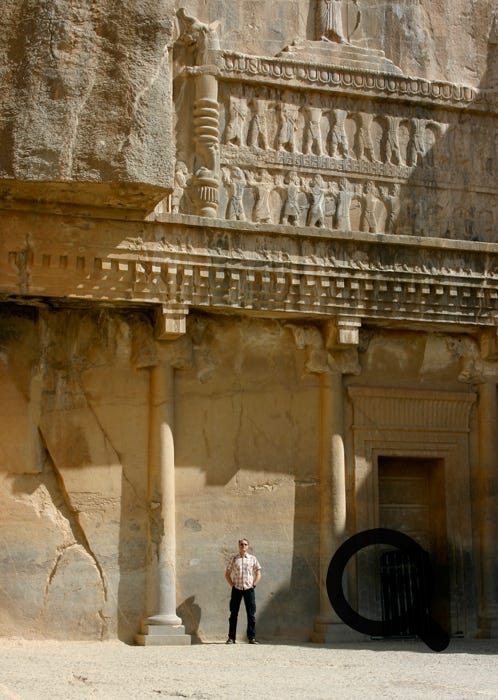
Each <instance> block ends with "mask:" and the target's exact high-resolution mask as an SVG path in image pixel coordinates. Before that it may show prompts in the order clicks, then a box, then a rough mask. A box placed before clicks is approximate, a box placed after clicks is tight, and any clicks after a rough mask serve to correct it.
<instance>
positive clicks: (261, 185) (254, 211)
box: [169, 161, 496, 242]
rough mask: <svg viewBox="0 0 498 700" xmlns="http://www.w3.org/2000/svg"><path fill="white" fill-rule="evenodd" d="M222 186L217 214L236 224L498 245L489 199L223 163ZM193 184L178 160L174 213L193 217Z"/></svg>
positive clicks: (189, 175)
mask: <svg viewBox="0 0 498 700" xmlns="http://www.w3.org/2000/svg"><path fill="white" fill-rule="evenodd" d="M220 185H221V192H220V203H219V205H218V211H217V216H219V217H220V218H226V219H228V220H231V221H250V222H253V223H268V224H284V225H289V226H316V227H320V228H321V227H332V228H333V229H337V230H343V231H350V230H360V231H364V232H370V233H378V232H380V231H382V232H385V233H392V234H402V235H409V234H415V235H418V236H426V235H429V236H437V237H443V238H455V239H458V240H472V241H487V242H493V241H495V240H496V233H495V225H494V224H495V221H496V214H495V212H494V211H493V208H492V207H491V206H490V204H491V203H490V202H486V201H484V200H483V201H480V202H479V204H478V205H477V206H476V205H475V204H473V203H469V201H468V200H466V199H465V198H461V197H460V199H459V200H458V201H454V200H452V199H451V198H448V196H443V197H442V198H441V197H439V198H437V197H435V198H434V197H431V195H430V193H428V192H426V193H425V195H424V196H422V197H421V196H414V194H415V193H411V194H410V193H408V192H403V191H402V189H401V186H400V185H399V184H397V183H387V182H386V183H383V182H380V181H376V182H374V181H372V180H370V179H367V180H361V181H359V180H350V179H348V178H346V177H335V178H334V177H332V178H327V179H325V178H324V177H323V176H322V175H321V174H319V173H317V174H306V175H300V174H298V173H297V171H296V170H290V171H288V172H287V173H285V174H284V173H282V172H270V171H269V170H267V169H266V168H258V169H244V170H243V169H242V168H239V167H237V166H232V167H228V166H223V168H222V173H221V182H220ZM195 187H196V185H195V176H192V175H191V173H189V171H188V169H187V166H186V165H185V163H183V162H181V161H178V162H177V164H176V173H175V186H174V189H173V192H172V195H171V198H170V202H169V210H170V211H171V212H172V213H175V214H178V213H182V214H194V213H196V207H195V204H194V199H195V197H194V196H193V195H194V193H195ZM446 194H447V193H446Z"/></svg>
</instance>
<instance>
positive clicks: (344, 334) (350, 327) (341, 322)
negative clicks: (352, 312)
mask: <svg viewBox="0 0 498 700" xmlns="http://www.w3.org/2000/svg"><path fill="white" fill-rule="evenodd" d="M360 327H361V319H359V318H347V317H344V316H338V317H337V318H334V319H332V320H330V321H327V322H326V324H325V330H324V335H325V347H326V348H327V350H330V351H334V350H345V349H346V348H354V347H357V346H358V343H359V342H360Z"/></svg>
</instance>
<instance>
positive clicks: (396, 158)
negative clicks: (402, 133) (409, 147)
mask: <svg viewBox="0 0 498 700" xmlns="http://www.w3.org/2000/svg"><path fill="white" fill-rule="evenodd" d="M386 119H387V133H386V140H385V148H386V162H387V163H392V164H394V165H401V164H402V160H401V150H400V147H399V138H398V126H399V118H398V117H386Z"/></svg>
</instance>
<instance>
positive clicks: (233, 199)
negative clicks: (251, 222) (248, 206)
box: [223, 168, 246, 221]
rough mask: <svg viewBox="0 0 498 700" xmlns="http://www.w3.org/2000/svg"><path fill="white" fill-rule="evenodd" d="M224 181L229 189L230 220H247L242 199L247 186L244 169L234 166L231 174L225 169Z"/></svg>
mask: <svg viewBox="0 0 498 700" xmlns="http://www.w3.org/2000/svg"><path fill="white" fill-rule="evenodd" d="M223 182H224V184H225V185H226V187H227V188H228V190H229V200H228V214H227V215H228V219H229V220H230V221H245V220H246V216H245V212H244V204H243V201H242V199H243V197H244V190H245V187H246V177H245V175H244V173H243V171H242V170H241V169H240V168H233V170H232V173H231V174H230V172H229V171H228V170H224V172H223Z"/></svg>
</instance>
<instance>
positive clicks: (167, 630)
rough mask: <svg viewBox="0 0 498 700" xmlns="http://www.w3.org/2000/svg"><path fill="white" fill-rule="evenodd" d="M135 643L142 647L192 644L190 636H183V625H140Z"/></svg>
mask: <svg viewBox="0 0 498 700" xmlns="http://www.w3.org/2000/svg"><path fill="white" fill-rule="evenodd" d="M135 642H136V643H137V644H138V645H139V646H143V647H152V646H155V647H160V646H182V645H183V646H185V645H189V644H191V643H192V640H191V637H190V634H185V627H184V625H149V624H147V623H146V622H144V623H142V629H141V634H137V635H135Z"/></svg>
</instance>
